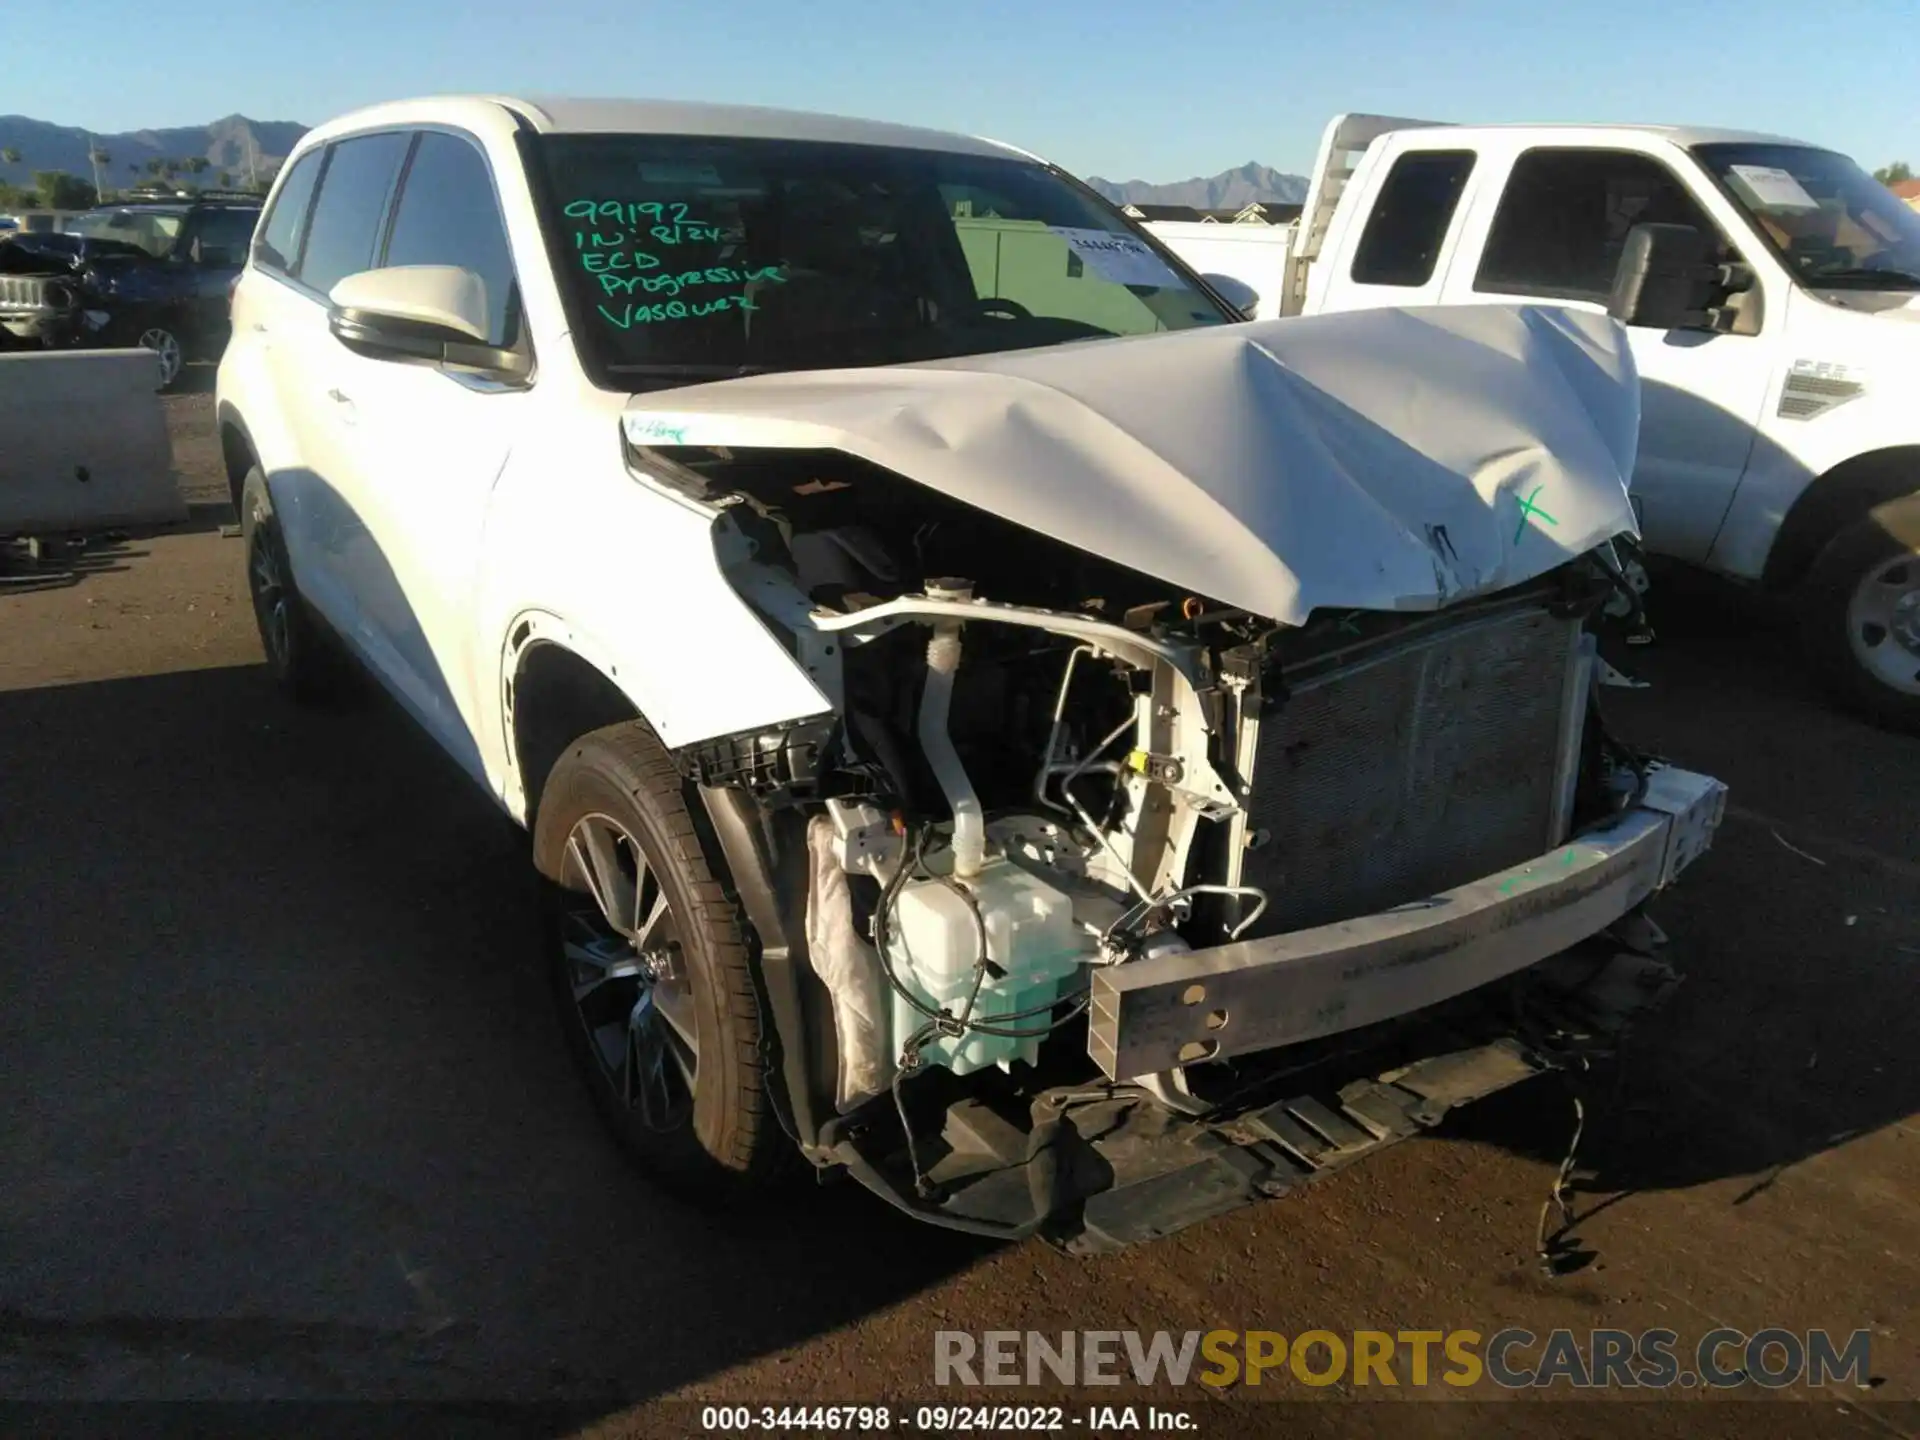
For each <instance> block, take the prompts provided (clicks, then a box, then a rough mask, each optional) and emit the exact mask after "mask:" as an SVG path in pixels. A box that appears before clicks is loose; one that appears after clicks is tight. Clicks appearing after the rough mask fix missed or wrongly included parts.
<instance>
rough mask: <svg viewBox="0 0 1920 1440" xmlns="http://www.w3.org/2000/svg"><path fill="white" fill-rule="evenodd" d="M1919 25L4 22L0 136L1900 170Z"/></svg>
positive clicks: (924, 8)
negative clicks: (696, 144)
mask: <svg viewBox="0 0 1920 1440" xmlns="http://www.w3.org/2000/svg"><path fill="white" fill-rule="evenodd" d="M1916 38H1920V0H1821V3H1818V4H1813V5H1808V4H1806V3H1805V0H1664V3H1656V0H1608V3H1594V0H1532V3H1527V4H1520V3H1512V0H1426V3H1422V0H1332V3H1327V0H1322V3H1320V4H1297V3H1287V0H1176V3H1167V0H1101V3H1097V4H1096V3H1089V0H1077V3H1070V0H948V3H943V4H942V3H935V4H929V3H925V0H918V3H916V0H805V3H794V0H729V3H723V4H712V3H697V4H688V3H679V4H661V3H655V0H626V3H612V0H311V3H300V4H297V5H289V4H286V3H284V0H188V3H186V4H184V5H161V6H156V5H155V4H153V0H60V3H57V4H53V3H36V0H15V3H4V0H0V55H4V56H6V58H7V62H8V63H7V65H6V78H5V80H4V82H0V112H10V113H18V114H24V115H29V116H32V117H33V118H35V119H39V120H49V121H53V122H55V123H57V124H62V125H77V126H82V127H86V128H89V129H92V130H95V131H99V132H103V133H115V132H120V131H126V130H134V129H141V128H149V127H151V128H159V127H164V126H168V125H194V124H202V123H204V122H206V121H209V120H213V119H217V118H219V117H221V116H224V115H230V114H233V113H236V112H237V113H240V114H244V115H247V116H250V117H251V118H253V119H256V120H298V121H301V122H303V123H306V124H310V125H311V124H317V123H318V122H320V121H321V120H324V119H327V118H329V117H331V116H333V115H337V114H339V113H340V112H342V111H344V110H349V109H352V108H354V107H356V106H359V105H363V104H368V103H371V102H374V101H378V100H386V99H396V98H399V97H402V96H406V95H417V94H437V93H445V92H449V91H457V90H468V91H494V92H499V91H507V92H515V93H521V94H573V95H633V96H652V97H658V98H665V99H704V100H719V101H729V102H737V103H751V104H765V105H783V106H791V107H796V108H800V109H809V110H826V111H832V112H835V113H840V114H850V115H859V116H864V117H867V118H872V119H881V120H896V121H903V122H906V123H911V124H922V125H931V126H934V127H937V128H941V129H952V130H963V131H967V132H969V133H973V134H984V135H990V136H992V137H994V138H996V139H1000V140H1005V141H1009V142H1011V143H1013V144H1016V145H1020V146H1022V147H1024V148H1026V149H1028V150H1033V151H1037V152H1039V153H1040V154H1042V155H1045V156H1046V157H1047V158H1048V159H1051V160H1054V161H1056V162H1058V163H1059V164H1061V165H1063V166H1065V167H1066V168H1067V169H1069V170H1072V171H1075V172H1076V173H1079V174H1082V175H1101V176H1104V177H1105V178H1107V179H1110V180H1126V179H1146V180H1152V181H1170V180H1180V179H1185V178H1187V177H1189V176H1194V175H1211V174H1215V173H1217V172H1219V171H1222V170H1225V169H1228V168H1230V167H1233V166H1238V165H1242V164H1245V163H1246V162H1247V161H1249V160H1257V161H1260V162H1261V163H1263V164H1268V165H1272V166H1275V167H1276V168H1278V169H1281V170H1285V171H1291V172H1294V173H1297V174H1304V173H1306V172H1307V171H1308V170H1309V169H1310V168H1311V166H1312V163H1313V155H1314V148H1315V145H1316V142H1317V141H1318V138H1319V135H1320V131H1321V130H1322V128H1323V127H1324V126H1325V124H1326V122H1327V120H1328V119H1329V118H1331V117H1332V116H1333V115H1335V114H1338V113H1340V112H1342V111H1349V110H1360V111H1374V112H1379V113H1385V114H1392V115H1400V116H1410V117H1416V118H1423V119H1436V120H1460V121H1481V122H1487V121H1593V122H1605V121H1644V122H1659V123H1683V124H1702V125H1720V126H1728V127H1735V128H1741V129H1754V130H1766V131H1771V132H1774V133H1779V134H1785V135H1791V136H1794V137H1796V138H1799V139H1804V140H1811V141H1814V142H1816V143H1819V144H1824V145H1829V146H1832V147H1834V148H1836V149H1839V150H1843V151H1845V152H1847V153H1848V154H1851V155H1852V156H1854V158H1856V159H1857V160H1859V161H1860V162H1861V163H1862V164H1864V165H1866V166H1867V167H1868V168H1872V167H1874V166H1877V165H1881V164H1885V163H1887V162H1888V161H1891V160H1896V159H1906V160H1909V161H1910V162H1912V163H1913V164H1915V165H1916V166H1920V45H1916V43H1915V41H1916Z"/></svg>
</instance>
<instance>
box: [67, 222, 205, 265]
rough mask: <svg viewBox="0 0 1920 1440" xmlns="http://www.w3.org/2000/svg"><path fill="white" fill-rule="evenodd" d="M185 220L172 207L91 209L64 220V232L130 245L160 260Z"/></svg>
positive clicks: (169, 250)
mask: <svg viewBox="0 0 1920 1440" xmlns="http://www.w3.org/2000/svg"><path fill="white" fill-rule="evenodd" d="M185 223H186V216H184V215H182V214H181V213H179V212H178V211H172V210H91V211H88V212H87V213H86V214H85V215H76V216H74V217H73V218H72V219H71V220H69V221H67V233H68V234H69V235H80V236H84V237H85V238H86V239H88V240H112V241H114V242H116V243H118V244H121V245H132V246H135V247H136V248H138V249H141V250H144V251H146V252H147V254H149V255H151V256H153V258H154V259H156V260H164V259H166V258H167V256H169V255H171V254H172V253H173V242H174V241H175V240H176V239H178V238H179V235H180V227H181V226H182V225H183V224H185Z"/></svg>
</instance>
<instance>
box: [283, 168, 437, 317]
mask: <svg viewBox="0 0 1920 1440" xmlns="http://www.w3.org/2000/svg"><path fill="white" fill-rule="evenodd" d="M409 138H410V137H408V136H406V135H402V134H397V133H396V134H387V135H362V136H360V137H358V138H357V139H353V140H342V141H341V142H340V143H339V144H337V145H335V146H334V147H333V158H332V159H331V160H329V161H328V162H327V173H326V175H325V176H324V177H323V178H322V180H321V181H320V194H319V197H318V198H317V199H316V200H315V201H314V202H313V223H312V224H311V225H309V226H308V227H307V246H306V253H305V254H304V255H302V256H301V259H300V272H299V274H300V282H301V283H302V284H303V285H308V286H311V287H312V288H313V289H315V290H318V291H319V292H320V293H321V294H323V295H324V294H326V293H327V292H328V291H329V290H331V289H333V287H334V286H335V285H337V284H338V283H339V282H340V281H341V280H343V279H345V278H346V277H347V276H349V275H357V274H359V273H360V272H361V271H362V270H369V269H371V268H373V251H374V247H375V245H376V244H378V243H379V239H380V219H381V216H382V215H384V214H385V213H386V208H387V196H388V195H389V194H390V193H391V192H392V190H393V179H394V176H395V175H396V174H397V173H398V172H399V169H400V159H401V157H402V156H403V155H405V154H406V151H407V141H408V139H409Z"/></svg>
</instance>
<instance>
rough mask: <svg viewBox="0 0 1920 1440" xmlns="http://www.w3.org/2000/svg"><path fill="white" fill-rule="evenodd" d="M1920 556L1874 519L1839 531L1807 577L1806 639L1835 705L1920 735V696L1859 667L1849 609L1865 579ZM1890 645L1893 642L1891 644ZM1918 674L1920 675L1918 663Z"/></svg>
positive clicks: (1919, 561)
mask: <svg viewBox="0 0 1920 1440" xmlns="http://www.w3.org/2000/svg"><path fill="white" fill-rule="evenodd" d="M1902 556H1907V557H1911V558H1912V559H1913V562H1914V563H1915V564H1920V551H1916V550H1915V549H1914V547H1913V546H1911V545H1909V544H1907V543H1905V542H1904V541H1902V540H1900V539H1899V538H1898V537H1896V536H1894V535H1892V534H1890V533H1889V532H1888V531H1887V530H1886V529H1885V528H1883V527H1882V526H1881V525H1880V524H1879V523H1878V522H1877V521H1876V520H1874V519H1873V518H1872V517H1871V516H1865V517H1862V518H1861V519H1859V520H1856V521H1855V522H1854V523H1853V524H1851V525H1849V526H1847V527H1846V528H1845V529H1844V530H1842V531H1840V532H1839V533H1838V534H1837V535H1835V536H1834V538H1833V539H1832V540H1831V541H1830V542H1828V544H1827V546H1826V548H1825V549H1824V550H1822V551H1821V552H1820V554H1819V556H1818V558H1816V559H1815V561H1814V565H1813V569H1812V571H1811V573H1810V574H1809V575H1808V577H1807V586H1806V596H1805V602H1806V603H1805V605H1804V608H1803V614H1804V617H1805V619H1804V624H1803V629H1802V637H1803V639H1804V642H1805V644H1806V647H1807V651H1808V659H1809V660H1810V661H1811V662H1812V664H1813V665H1814V667H1815V669H1816V670H1817V671H1818V672H1819V673H1820V675H1821V677H1822V679H1823V680H1824V681H1825V682H1826V684H1827V687H1828V689H1829V690H1830V691H1831V692H1832V693H1833V695H1834V696H1835V698H1836V699H1838V700H1840V701H1841V703H1843V704H1844V705H1846V706H1847V708H1848V709H1850V710H1852V711H1853V712H1854V713H1855V714H1857V715H1860V716H1861V717H1862V718H1864V719H1867V720H1870V721H1872V722H1873V723H1875V724H1877V725H1882V726H1885V727H1886V728H1888V729H1892V730H1899V731H1904V732H1906V733H1908V734H1920V696H1916V695H1904V694H1902V693H1901V692H1899V691H1898V690H1894V689H1892V688H1891V687H1890V686H1888V685H1887V684H1886V682H1885V681H1883V680H1881V679H1880V677H1879V676H1877V675H1875V674H1874V673H1873V672H1872V671H1870V670H1868V669H1867V668H1866V667H1865V666H1864V665H1863V664H1861V662H1860V660H1859V658H1858V657H1857V656H1855V654H1854V653H1853V641H1852V636H1851V634H1850V627H1849V625H1848V621H1847V611H1848V608H1849V607H1850V606H1851V605H1852V603H1853V593H1854V590H1855V588H1856V587H1857V586H1858V585H1859V583H1860V580H1861V577H1862V576H1864V575H1866V574H1867V573H1868V572H1869V571H1870V570H1874V569H1878V568H1880V567H1882V566H1885V565H1887V564H1890V563H1892V562H1893V561H1895V560H1898V559H1900V558H1901V557H1902ZM1889 643H1892V642H1889ZM1915 668H1916V669H1917V670H1920V660H1916V662H1915Z"/></svg>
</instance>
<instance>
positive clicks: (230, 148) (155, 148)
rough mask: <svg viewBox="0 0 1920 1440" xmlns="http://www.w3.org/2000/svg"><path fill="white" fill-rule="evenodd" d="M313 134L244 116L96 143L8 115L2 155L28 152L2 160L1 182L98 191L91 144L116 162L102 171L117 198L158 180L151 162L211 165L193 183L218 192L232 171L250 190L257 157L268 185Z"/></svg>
mask: <svg viewBox="0 0 1920 1440" xmlns="http://www.w3.org/2000/svg"><path fill="white" fill-rule="evenodd" d="M306 133H307V127H306V126H305V125H298V124H295V123H294V122H293V121H291V120H249V119H248V118H247V117H246V116H244V115H229V116H227V118H226V119H224V120H215V121H214V122H212V123H211V124H209V125H187V126H181V127H178V128H175V129H171V130H135V131H133V132H131V133H129V134H122V135H100V134H95V135H92V136H91V137H89V134H88V132H87V131H85V130H81V129H78V128H76V127H74V126H71V125H52V124H49V123H48V122H46V121H45V120H30V119H28V118H27V117H26V116H24V115H0V152H5V151H8V150H18V151H19V152H20V159H19V161H18V162H17V163H8V161H7V160H6V159H5V158H4V154H3V153H0V181H5V182H6V183H8V184H11V185H19V186H22V187H29V186H31V185H32V184H33V172H34V171H36V170H64V171H66V172H67V173H68V174H69V175H77V176H79V177H80V178H81V179H82V180H85V181H86V182H87V183H88V184H89V185H91V184H92V183H93V165H92V164H91V162H89V160H88V159H87V148H88V147H87V142H88V140H89V138H91V139H92V142H93V144H94V145H96V146H98V147H99V148H100V149H102V150H104V151H106V152H107V155H108V157H109V158H108V162H107V163H106V164H105V165H102V166H101V167H100V180H101V183H102V184H103V185H105V186H106V187H107V188H108V189H110V190H124V189H126V188H127V187H128V186H130V185H133V184H135V183H137V182H138V181H141V180H145V179H149V178H151V177H150V174H149V172H148V170H147V162H148V161H149V160H192V159H194V158H196V157H198V158H201V159H204V160H205V161H206V162H207V168H206V169H205V170H204V171H202V172H201V173H200V174H199V175H197V176H190V177H187V178H188V179H189V180H191V181H192V182H193V183H195V184H200V185H212V184H214V183H215V182H216V181H217V180H218V178H219V174H220V172H221V171H223V170H224V171H226V172H227V175H228V177H229V178H230V179H231V180H232V182H233V183H234V184H236V185H242V184H245V183H246V180H247V176H248V160H249V156H251V157H252V167H253V171H254V173H255V174H256V175H257V176H258V178H260V179H261V180H265V179H267V178H269V177H270V176H271V175H272V174H273V172H274V170H275V169H277V168H278V167H279V164H280V162H281V161H282V160H284V159H285V158H286V157H287V155H288V153H289V152H290V151H291V150H292V149H293V147H294V144H295V142H297V141H298V140H299V139H300V137H301V136H302V135H304V134H306ZM129 166H131V167H133V168H131V169H130V168H128V167H129Z"/></svg>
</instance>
